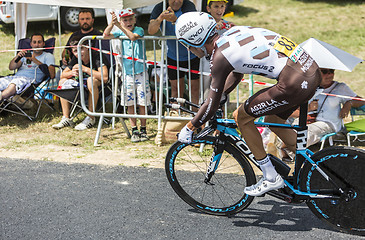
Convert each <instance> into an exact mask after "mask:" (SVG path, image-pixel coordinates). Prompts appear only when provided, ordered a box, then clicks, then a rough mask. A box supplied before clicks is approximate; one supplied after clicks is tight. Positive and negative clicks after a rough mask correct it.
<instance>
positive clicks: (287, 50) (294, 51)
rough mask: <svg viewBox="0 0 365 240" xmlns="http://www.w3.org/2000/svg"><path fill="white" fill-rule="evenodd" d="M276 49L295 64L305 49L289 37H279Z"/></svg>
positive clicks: (275, 45)
mask: <svg viewBox="0 0 365 240" xmlns="http://www.w3.org/2000/svg"><path fill="white" fill-rule="evenodd" d="M274 49H276V50H277V51H279V52H281V53H283V54H285V56H287V57H288V58H290V59H291V60H292V61H293V62H295V63H296V62H297V61H298V59H299V57H300V56H301V55H302V53H303V52H304V50H303V48H302V47H301V46H299V45H298V44H296V43H295V42H293V41H292V40H290V39H289V38H287V37H284V36H279V37H277V39H276V42H275V44H274Z"/></svg>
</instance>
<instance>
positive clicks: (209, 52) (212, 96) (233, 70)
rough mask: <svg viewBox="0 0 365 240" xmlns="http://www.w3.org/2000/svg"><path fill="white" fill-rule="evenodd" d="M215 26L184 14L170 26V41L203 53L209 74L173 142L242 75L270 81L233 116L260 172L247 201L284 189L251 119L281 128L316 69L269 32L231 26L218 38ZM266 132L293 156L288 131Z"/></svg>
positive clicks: (315, 79)
mask: <svg viewBox="0 0 365 240" xmlns="http://www.w3.org/2000/svg"><path fill="white" fill-rule="evenodd" d="M215 25H216V22H215V20H214V18H213V17H212V16H210V15H209V14H207V13H199V12H190V13H185V14H183V15H182V16H180V17H179V18H178V20H177V22H176V37H177V38H178V39H179V41H180V42H182V43H183V44H185V45H186V46H187V47H189V49H190V50H191V51H192V52H204V54H205V56H206V57H208V58H209V59H210V66H211V75H212V82H211V85H210V92H209V95H208V98H207V99H206V100H205V103H204V104H203V105H202V106H201V108H200V109H199V112H198V113H197V114H196V116H195V117H194V118H193V119H192V120H191V121H190V122H189V123H188V124H187V125H186V126H185V127H184V128H183V129H182V130H181V132H180V134H179V137H178V140H179V141H181V142H184V143H190V142H191V141H192V136H193V132H194V130H195V129H197V128H199V127H200V126H201V125H202V124H204V123H205V122H206V121H208V120H209V119H210V118H211V117H212V116H213V114H214V113H215V112H216V110H217V109H218V107H219V105H220V102H221V97H222V96H223V98H225V96H226V95H227V94H228V93H229V92H231V91H232V90H233V89H234V88H235V87H236V86H237V85H238V83H240V81H241V79H242V77H243V74H256V75H261V76H265V77H267V78H272V79H276V80H277V84H276V85H274V86H272V87H269V88H265V89H262V90H260V91H258V92H257V93H256V94H254V95H253V96H251V97H249V98H248V99H247V100H246V101H245V102H244V103H243V104H242V105H241V106H240V107H239V108H238V109H237V110H236V111H235V112H234V118H235V121H236V122H237V124H238V127H239V129H240V132H241V134H242V136H243V138H244V139H245V141H246V143H247V145H248V147H249V148H250V149H251V151H252V153H253V154H254V156H255V159H256V160H257V162H258V164H259V165H260V168H261V170H262V172H263V177H262V178H261V180H260V181H259V182H258V183H257V184H255V185H253V186H249V187H246V188H245V190H244V191H245V193H246V194H248V195H251V196H260V195H262V194H264V193H265V192H268V191H270V190H275V189H279V188H282V187H284V181H283V179H282V178H281V176H280V175H279V174H278V173H277V172H276V170H275V168H274V166H273V165H272V163H271V160H270V158H269V156H268V155H267V154H266V152H265V149H264V146H263V143H262V138H261V135H260V133H259V131H258V130H257V128H256V127H255V124H254V119H255V118H257V117H260V116H266V117H265V121H267V122H276V123H285V120H286V119H287V118H288V117H289V115H290V114H291V113H292V112H293V111H294V110H295V109H297V108H298V106H299V105H300V104H301V103H304V102H307V101H308V100H309V99H310V98H311V97H312V96H313V95H314V93H315V91H316V89H317V87H318V86H319V84H320V82H321V74H320V70H319V68H318V65H317V64H316V63H315V61H314V60H313V58H312V57H310V56H309V55H308V54H307V53H306V52H305V51H304V50H303V49H302V48H301V47H300V46H297V45H296V44H295V43H294V42H292V41H291V40H290V39H288V38H286V37H284V36H281V35H279V34H277V33H275V32H272V31H270V30H267V29H263V28H255V27H248V26H236V27H233V28H231V29H229V30H228V31H226V32H225V33H224V34H223V35H222V36H218V34H217V33H216V28H215ZM222 94H223V95H222ZM272 130H273V131H274V132H275V133H276V134H277V135H278V136H279V137H280V138H281V139H283V140H284V142H285V144H286V145H287V146H288V148H289V149H291V150H292V151H295V148H296V134H295V132H294V130H292V129H281V128H272Z"/></svg>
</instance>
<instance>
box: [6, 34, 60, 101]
mask: <svg viewBox="0 0 365 240" xmlns="http://www.w3.org/2000/svg"><path fill="white" fill-rule="evenodd" d="M44 45H45V42H44V37H43V35H42V34H40V33H34V34H33V35H32V36H31V38H30V46H31V47H32V48H34V49H35V50H33V51H32V53H31V56H26V52H27V51H25V50H21V51H19V52H18V54H17V55H16V56H15V57H14V58H13V59H12V60H11V61H10V63H9V69H10V70H16V69H18V71H17V72H16V73H15V75H12V76H6V77H2V78H0V101H1V100H2V99H7V98H9V97H11V96H13V95H15V94H20V93H21V92H22V91H23V90H24V89H25V88H26V87H28V86H29V85H30V84H31V82H32V81H33V80H34V77H36V79H35V83H40V82H41V81H42V80H43V78H44V77H45V76H46V75H48V74H49V76H50V77H51V78H54V77H55V68H54V63H55V59H54V56H53V55H52V54H51V53H48V52H44V51H43V49H38V48H43V47H44ZM41 65H43V66H47V67H46V68H45V69H43V68H42V67H40V66H41ZM37 67H38V68H37ZM36 68H37V70H36V76H35V69H36ZM41 69H43V71H44V72H43V71H42V70H41ZM47 70H48V72H49V73H48V72H47Z"/></svg>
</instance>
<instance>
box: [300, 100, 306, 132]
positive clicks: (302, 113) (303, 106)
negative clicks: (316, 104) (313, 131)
mask: <svg viewBox="0 0 365 240" xmlns="http://www.w3.org/2000/svg"><path fill="white" fill-rule="evenodd" d="M307 115H308V102H305V103H303V104H301V105H300V110H299V126H300V128H301V129H302V130H304V129H306V128H307Z"/></svg>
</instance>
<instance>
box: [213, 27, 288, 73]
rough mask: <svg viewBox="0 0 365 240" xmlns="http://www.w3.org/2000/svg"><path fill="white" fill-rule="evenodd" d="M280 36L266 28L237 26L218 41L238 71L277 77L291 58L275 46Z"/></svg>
mask: <svg viewBox="0 0 365 240" xmlns="http://www.w3.org/2000/svg"><path fill="white" fill-rule="evenodd" d="M278 36H280V35H279V34H277V33H275V32H273V31H270V30H267V29H264V28H254V27H246V26H236V27H233V28H231V29H229V30H228V31H226V32H225V33H224V34H223V35H222V36H221V37H220V38H219V40H218V41H217V42H216V44H217V47H218V48H219V49H220V50H221V52H222V54H223V55H224V57H225V58H226V59H227V60H228V62H229V63H230V64H231V65H232V66H233V68H234V71H235V72H239V73H243V74H256V75H262V76H265V77H268V78H277V77H278V76H279V74H280V72H281V70H282V69H283V68H284V66H285V65H286V61H287V59H288V58H287V57H286V56H285V55H283V54H281V53H279V52H278V51H277V50H275V49H274V48H273V46H274V43H275V39H276V38H277V37H278Z"/></svg>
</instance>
